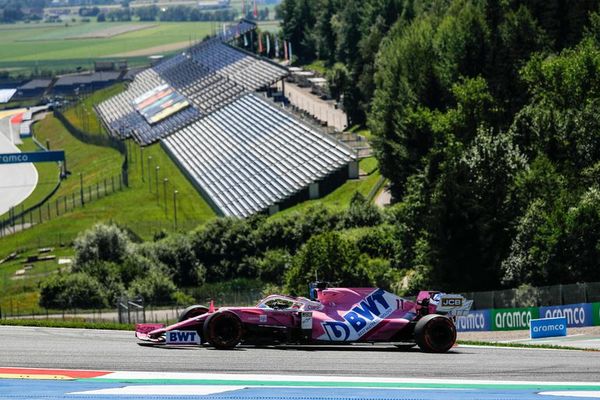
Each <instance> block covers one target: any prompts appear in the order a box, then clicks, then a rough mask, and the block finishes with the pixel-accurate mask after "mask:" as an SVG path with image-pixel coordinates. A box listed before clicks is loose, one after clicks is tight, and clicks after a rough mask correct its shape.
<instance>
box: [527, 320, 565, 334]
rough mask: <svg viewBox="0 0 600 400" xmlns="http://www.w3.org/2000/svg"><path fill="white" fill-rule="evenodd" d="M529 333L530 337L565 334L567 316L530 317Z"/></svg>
mask: <svg viewBox="0 0 600 400" xmlns="http://www.w3.org/2000/svg"><path fill="white" fill-rule="evenodd" d="M529 333H530V336H531V338H532V339H539V338H545V337H555V336H567V318H565V317H560V318H541V319H532V320H531V328H530V330H529Z"/></svg>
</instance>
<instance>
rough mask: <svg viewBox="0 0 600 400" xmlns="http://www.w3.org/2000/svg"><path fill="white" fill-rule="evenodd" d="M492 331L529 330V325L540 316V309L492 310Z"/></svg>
mask: <svg viewBox="0 0 600 400" xmlns="http://www.w3.org/2000/svg"><path fill="white" fill-rule="evenodd" d="M492 313H493V318H492V323H493V326H492V330H495V331H508V330H514V329H529V323H530V321H531V320H532V319H536V318H538V317H539V315H540V310H539V309H538V308H534V307H529V308H507V309H502V310H492Z"/></svg>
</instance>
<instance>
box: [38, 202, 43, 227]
mask: <svg viewBox="0 0 600 400" xmlns="http://www.w3.org/2000/svg"><path fill="white" fill-rule="evenodd" d="M38 211H39V212H40V224H41V223H42V206H40V207H39V208H38Z"/></svg>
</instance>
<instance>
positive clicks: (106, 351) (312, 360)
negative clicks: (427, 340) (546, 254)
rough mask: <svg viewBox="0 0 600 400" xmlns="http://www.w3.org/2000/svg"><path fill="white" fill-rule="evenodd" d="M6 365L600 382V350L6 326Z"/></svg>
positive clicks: (0, 335) (0, 359)
mask: <svg viewBox="0 0 600 400" xmlns="http://www.w3.org/2000/svg"><path fill="white" fill-rule="evenodd" d="M0 342H1V343H2V344H3V345H2V347H1V350H0V367H28V368H66V369H90V370H107V371H162V372H207V373H249V374H252V373H254V374H298V375H338V376H366V377H368V376H374V377H393V378H398V377H407V378H408V377H410V378H436V379H440V378H454V379H455V378H464V379H488V380H489V379H493V380H536V381H556V382H565V381H577V382H598V381H600V352H590V351H573V350H540V349H514V348H487V347H462V346H459V347H456V348H454V349H453V350H452V351H451V352H449V353H447V354H426V353H421V352H420V351H419V350H418V349H412V350H409V351H402V350H398V349H396V348H395V347H393V346H381V345H377V346H370V345H367V346H344V347H327V348H323V347H311V348H302V347H293V348H252V347H248V348H239V349H236V350H230V351H222V350H214V349H210V348H198V347H193V348H181V347H179V348H166V347H143V346H139V345H138V344H137V340H136V339H135V338H134V334H133V332H124V331H99V330H84V329H61V328H35V327H9V326H0Z"/></svg>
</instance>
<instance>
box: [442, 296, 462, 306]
mask: <svg viewBox="0 0 600 400" xmlns="http://www.w3.org/2000/svg"><path fill="white" fill-rule="evenodd" d="M462 305H463V299H461V298H458V297H456V298H452V297H445V298H442V307H460V306H462Z"/></svg>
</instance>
